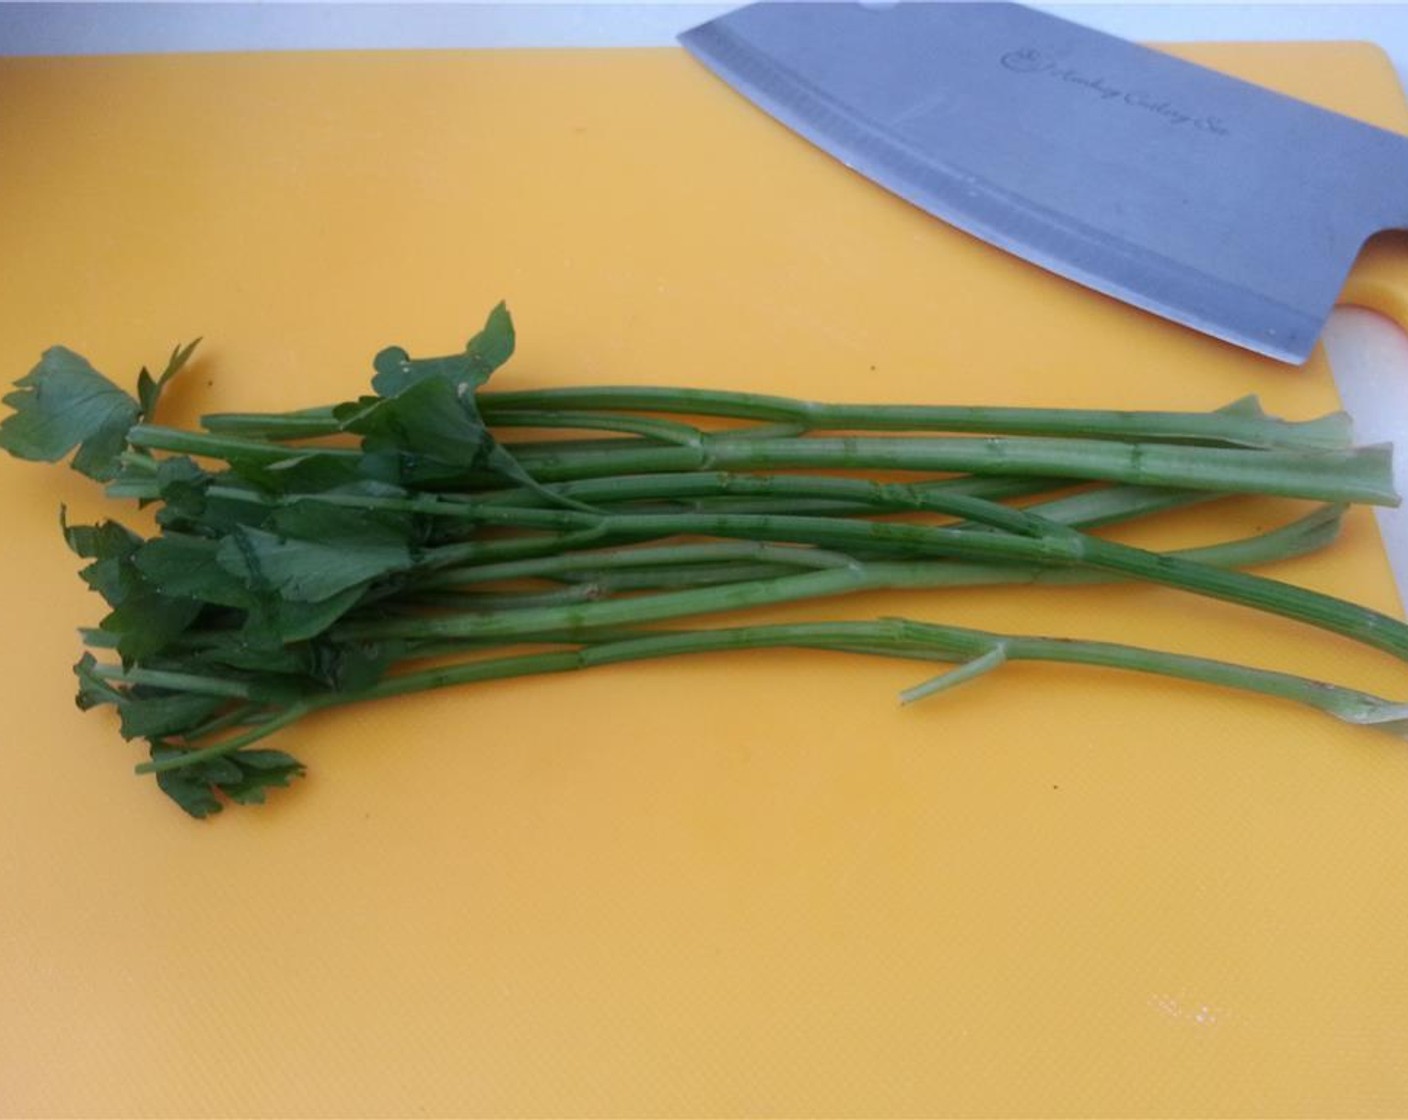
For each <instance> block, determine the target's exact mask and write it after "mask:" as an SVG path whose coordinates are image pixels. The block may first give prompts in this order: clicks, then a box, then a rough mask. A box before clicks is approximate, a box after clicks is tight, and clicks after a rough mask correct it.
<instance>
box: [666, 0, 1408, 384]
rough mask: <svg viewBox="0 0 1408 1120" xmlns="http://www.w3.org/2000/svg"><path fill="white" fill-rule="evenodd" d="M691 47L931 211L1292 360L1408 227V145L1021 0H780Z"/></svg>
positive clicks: (830, 148)
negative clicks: (1385, 244)
mask: <svg viewBox="0 0 1408 1120" xmlns="http://www.w3.org/2000/svg"><path fill="white" fill-rule="evenodd" d="M680 42H681V43H682V45H683V46H684V47H685V48H686V49H687V50H689V51H690V52H691V53H692V54H693V55H694V56H695V57H696V58H698V59H699V60H700V61H701V62H703V63H704V64H705V65H706V66H707V67H708V68H709V69H711V70H712V71H714V72H715V73H716V74H718V75H719V76H720V77H722V78H723V79H724V80H725V81H727V82H728V83H729V84H730V85H731V86H733V87H734V88H735V89H737V90H738V91H740V92H741V93H742V94H744V95H745V96H746V97H748V98H749V99H750V100H751V101H753V102H754V103H755V104H757V105H758V106H760V107H761V108H763V109H764V110H766V111H767V112H768V113H770V114H771V115H772V116H774V117H776V118H777V119H778V120H780V121H781V122H783V123H784V124H786V125H787V126H789V127H790V128H792V129H794V130H795V131H796V132H798V133H800V134H801V135H802V136H805V137H806V138H807V139H809V140H811V141H813V142H814V143H816V144H817V145H819V146H820V147H821V148H823V149H824V150H825V151H827V152H829V153H830V154H832V155H833V156H836V157H837V158H838V159H840V160H841V161H842V162H843V163H845V164H846V165H847V166H848V167H850V168H852V169H854V170H856V171H858V172H860V173H861V174H863V175H864V176H866V177H867V178H869V179H871V180H873V181H875V182H876V183H879V184H880V185H882V186H884V187H886V188H888V189H889V190H890V191H893V192H894V193H895V194H897V195H899V196H900V197H902V198H904V199H906V200H907V201H909V202H911V203H913V204H914V205H916V206H918V207H920V208H921V209H923V210H925V211H927V212H928V213H930V214H933V215H935V216H936V217H939V218H941V219H943V220H945V221H947V222H949V223H951V224H952V225H954V226H956V227H958V228H960V229H962V230H965V231H967V232H968V233H970V234H973V235H975V236H977V237H979V238H981V239H983V240H984V241H987V242H990V243H991V244H993V245H996V246H998V247H1000V248H1002V249H1004V250H1007V251H1009V252H1011V253H1014V254H1016V255H1017V256H1019V257H1022V258H1024V259H1026V260H1028V261H1031V262H1032V263H1034V264H1037V265H1039V266H1041V267H1043V268H1046V269H1048V270H1050V271H1051V272H1054V273H1057V274H1059V275H1061V276H1064V277H1066V278H1068V279H1070V280H1073V281H1075V282H1078V283H1080V284H1084V285H1086V286H1087V287H1089V288H1093V289H1095V290H1097V291H1100V292H1104V293H1106V294H1107V295H1110V296H1113V297H1115V298H1117V299H1120V300H1123V301H1125V302H1126V303H1129V304H1132V305H1134V306H1136V307H1139V308H1142V309H1144V310H1145V311H1149V312H1152V313H1154V314H1157V315H1161V316H1163V317H1165V318H1167V319H1171V320H1173V321H1175V322H1178V323H1181V324H1184V325H1185V326H1188V327H1191V328H1193V329H1195V330H1198V331H1202V332H1204V333H1206V334H1209V335H1212V336H1214V337H1216V338H1220V339H1223V340H1225V341H1227V342H1231V343H1234V344H1236V345H1239V346H1243V347H1246V348H1248V349H1250V350H1253V351H1256V352H1258V353H1261V354H1264V355H1267V356H1269V357H1272V358H1275V359H1278V360H1280V361H1284V362H1289V363H1293V364H1300V363H1302V362H1304V361H1305V360H1306V359H1307V358H1308V357H1309V356H1310V353H1311V351H1312V350H1313V348H1314V346H1315V343H1316V340H1317V339H1318V338H1319V337H1320V334H1321V331H1322V329H1323V328H1324V326H1325V323H1326V320H1327V319H1328V317H1329V314H1330V312H1331V310H1332V308H1333V306H1334V303H1335V300H1336V297H1337V296H1338V295H1339V293H1340V291H1341V289H1342V287H1343V285H1344V282H1345V279H1346V277H1347V275H1348V273H1349V270H1350V267H1351V266H1352V265H1353V263H1354V260H1355V258H1356V256H1357V255H1358V253H1359V251H1360V249H1361V248H1362V247H1363V246H1364V244H1365V242H1366V241H1367V240H1368V239H1369V238H1370V237H1371V236H1372V235H1373V234H1375V233H1378V232H1381V231H1383V230H1388V229H1404V228H1408V138H1405V137H1403V136H1400V135H1398V134H1396V133H1393V132H1390V131H1387V130H1385V129H1381V128H1376V127H1374V126H1372V125H1368V124H1365V123H1363V122H1361V121H1357V120H1354V119H1352V118H1350V117H1346V116H1342V115H1340V114H1337V113H1332V112H1329V111H1328V110H1325V109H1320V108H1318V107H1316V106H1313V105H1310V104H1308V103H1306V102H1303V101H1298V100H1296V99H1295V98H1291V97H1287V96H1284V95H1281V94H1278V93H1274V92H1272V91H1270V90H1267V89H1263V88H1261V87H1259V86H1256V85H1254V84H1252V83H1249V82H1244V81H1240V80H1238V79H1235V78H1231V77H1228V76H1226V75H1223V74H1219V73H1217V72H1216V71H1213V70H1209V69H1207V68H1205V67H1201V66H1198V65H1195V64H1193V63H1190V62H1185V61H1182V60H1180V59H1177V58H1173V57H1171V56H1169V55H1166V54H1163V53H1161V52H1159V51H1156V50H1153V49H1150V48H1146V47H1142V46H1139V45H1137V44H1134V43H1130V42H1127V41H1125V40H1123V39H1120V38H1117V37H1115V36H1112V35H1107V34H1105V33H1103V32H1099V31H1094V30H1092V29H1090V28H1087V27H1083V26H1081V25H1080V24H1077V23H1073V22H1070V21H1068V20H1064V19H1060V18H1058V17H1055V16H1052V15H1048V14H1046V13H1043V12H1040V11H1036V10H1033V9H1031V8H1026V7H1023V6H1021V5H1018V4H1009V3H961V2H928V3H925V2H911V3H898V4H866V3H846V2H837V0H824V2H819V3H808V2H796V0H785V2H777V3H769V2H765V3H758V4H752V5H749V6H747V7H744V8H741V9H738V10H736V11H733V12H729V13H727V14H726V15H724V16H721V17H719V18H718V19H714V20H711V21H709V22H707V23H704V24H701V25H700V26H698V27H695V28H692V29H690V30H688V31H685V32H684V33H683V34H681V35H680Z"/></svg>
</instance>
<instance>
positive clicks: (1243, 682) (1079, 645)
mask: <svg viewBox="0 0 1408 1120" xmlns="http://www.w3.org/2000/svg"><path fill="white" fill-rule="evenodd" d="M779 647H790V648H808V649H823V650H834V651H839V652H855V651H857V650H864V651H866V652H869V653H873V654H885V655H888V656H894V657H900V658H909V659H919V660H932V659H939V660H951V661H954V662H958V663H960V664H961V665H962V664H971V663H973V662H978V665H977V666H976V668H974V669H971V670H969V671H967V672H966V673H965V672H964V671H962V670H960V671H959V676H958V681H959V682H961V681H962V680H964V679H969V678H971V677H974V676H977V675H980V673H979V670H989V671H990V670H992V669H995V668H997V667H999V665H1000V664H1001V663H1006V662H1011V661H1050V662H1060V663H1065V664H1078V665H1088V666H1098V667H1102V668H1113V669H1123V670H1128V671H1135V672H1143V673H1151V674H1156V675H1160V676H1167V677H1175V678H1179V679H1183V680H1189V681H1195V682H1198V683H1202V684H1211V685H1218V686H1221V687H1226V688H1233V689H1240V690H1242V691H1245V692H1253V693H1259V694H1261V695H1266V696H1271V697H1275V698H1278V699H1282V700H1288V701H1293V702H1295V703H1299V704H1303V705H1306V706H1308V707H1311V708H1314V709H1316V710H1318V711H1321V712H1324V713H1326V714H1328V715H1331V716H1334V717H1336V718H1338V719H1340V720H1344V721H1346V722H1349V723H1355V724H1363V725H1378V726H1380V727H1381V728H1383V729H1384V730H1388V731H1392V732H1395V733H1400V734H1401V733H1402V732H1403V730H1404V726H1405V722H1406V721H1408V705H1405V704H1400V703H1395V702H1393V701H1389V700H1386V699H1384V698H1382V697H1378V696H1374V695H1371V694H1369V693H1365V692H1360V691H1357V690H1354V689H1348V688H1343V687H1340V686H1338V685H1333V684H1328V683H1325V682H1322V681H1315V680H1310V679H1308V678H1304V677H1298V676H1295V675H1292V674H1288V673H1280V672H1275V671H1271V670H1266V669H1257V668H1253V667H1251V666H1245V665H1237V664H1233V663H1230V662H1225V661H1218V660H1214V659H1210V658H1203V657H1195V656H1190V655H1187V654H1175V653H1167V652H1163V651H1160V650H1153V649H1147V648H1143V647H1138V646H1129V645H1123V644H1120V643H1114V642H1099V641H1085V640H1079V639H1068V638H1047V637H1040V636H1029V635H1011V634H998V633H993V632H990V631H983V630H973V629H968V628H964V627H957V626H943V625H937V624H932V623H920V622H913V621H909V620H904V619H881V620H877V621H872V622H825V623H805V622H804V623H787V624H780V625H762V626H745V627H734V628H726V629H717V630H693V631H675V632H660V633H652V634H646V635H641V636H635V637H627V638H619V639H614V640H610V641H605V642H600V643H597V644H592V645H586V646H583V647H581V648H577V649H569V650H550V651H546V652H540V653H527V654H517V655H511V656H506V657H496V658H489V659H484V660H475V661H468V662H463V663H460V664H456V665H449V666H436V667H434V668H430V669H422V670H418V671H415V672H410V673H405V674H402V675H400V676H395V677H388V678H386V679H383V680H382V681H379V682H378V683H377V684H375V685H373V686H371V687H370V688H368V689H366V690H364V691H362V692H358V693H355V694H335V693H329V694H326V695H323V696H320V697H317V698H315V699H312V700H310V701H308V702H306V703H303V704H300V705H297V706H295V707H292V708H289V709H288V710H287V711H285V712H283V713H281V714H280V715H279V716H278V717H276V718H275V719H272V720H270V721H268V722H267V723H265V724H262V725H260V726H258V727H255V728H252V729H250V730H249V731H246V732H244V733H242V734H239V735H235V736H232V737H230V738H228V739H225V740H222V741H220V742H217V743H214V744H211V745H208V746H205V747H200V748H196V749H192V750H189V751H187V752H185V753H184V754H181V755H177V756H173V757H171V758H167V759H164V760H161V761H155V760H149V761H146V762H142V763H140V764H138V766H137V767H136V769H137V772H138V773H159V772H161V771H165V770H174V769H178V768H180V767H182V766H189V765H193V764H195V763H198V762H204V761H208V760H209V759H212V758H217V757H219V756H221V755H223V754H228V753H230V752H231V751H235V750H238V749H240V748H242V747H246V746H249V745H250V744H251V743H254V742H257V741H258V740H259V739H262V738H265V737H266V736H268V735H271V734H273V733H274V732H275V731H278V730H280V729H282V728H284V727H287V726H288V725H290V724H292V723H294V722H296V721H297V720H298V719H301V718H302V717H303V716H305V715H308V714H310V713H311V712H313V711H317V710H321V709H327V708H334V707H339V706H342V705H345V704H349V703H355V702H361V701H366V700H378V699H386V698H389V697H392V696H402V695H409V694H413V693H417V692H425V691H429V690H432V689H437V688H446V687H452V686H459V685H467V684H474V683H482V682H486V681H491V680H503V679H507V678H512V677H524V676H533V675H542V674H550V673H560V672H569V671H574V670H579V669H588V668H593V667H599V666H604V665H612V664H621V663H624V662H630V661H643V660H651V659H658V658H664V657H675V656H683V655H686V654H700V653H713V652H720V651H737V650H745V649H765V648H779ZM117 679H120V672H119V674H118V678H117ZM951 683H956V682H951ZM919 690H920V691H921V692H924V693H927V692H931V691H936V690H937V689H936V688H935V687H934V686H933V685H923V686H919ZM907 698H914V690H908V692H907Z"/></svg>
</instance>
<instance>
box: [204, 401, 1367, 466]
mask: <svg viewBox="0 0 1408 1120" xmlns="http://www.w3.org/2000/svg"><path fill="white" fill-rule="evenodd" d="M475 401H476V403H477V404H478V406H479V410H480V414H481V415H482V416H483V417H484V418H485V420H487V421H488V422H490V423H493V424H500V425H509V424H514V423H518V422H519V421H520V419H521V417H522V416H523V415H524V414H526V413H532V414H536V415H537V416H539V417H542V416H545V415H546V416H551V415H552V414H553V413H554V412H566V411H574V412H579V413H581V412H604V411H610V412H622V411H624V412H636V413H639V412H651V413H665V414H672V415H676V416H685V415H688V416H712V417H718V418H724V419H733V420H750V421H759V422H765V423H776V424H787V425H791V426H794V427H796V428H797V429H799V430H803V431H821V430H830V431H913V432H921V431H944V432H992V433H995V434H1006V435H1061V436H1081V437H1089V438H1108V439H1136V440H1174V441H1180V442H1183V441H1196V442H1202V443H1225V444H1235V445H1239V446H1244V447H1284V448H1302V449H1307V450H1309V449H1322V450H1328V449H1332V448H1345V447H1348V446H1349V445H1350V442H1351V438H1352V431H1351V425H1350V421H1349V418H1348V417H1347V416H1346V415H1345V414H1344V413H1343V412H1335V413H1330V414H1329V415H1326V416H1321V417H1317V418H1315V419H1312V420H1301V421H1290V420H1282V419H1280V418H1278V417H1274V416H1270V415H1268V414H1267V413H1265V412H1264V411H1263V410H1262V408H1261V406H1260V404H1259V403H1258V402H1257V399H1256V398H1255V397H1243V398H1242V399H1241V400H1238V401H1234V402H1233V403H1232V404H1229V405H1226V406H1224V407H1222V408H1219V409H1216V410H1213V411H1207V412H1195V411H1158V410H1149V411H1133V410H1123V409H1121V410H1111V409H1076V408H1005V407H986V406H977V405H904V404H899V405H887V404H844V403H828V402H821V401H807V400H800V399H797V398H792V397H782V396H774V395H769V394H764V393H747V392H733V391H729V390H723V389H679V388H672V387H666V386H586V387H579V388H570V387H568V388H555V389H528V390H517V391H509V392H502V391H495V390H486V391H481V392H479V393H478V394H476V397H475ZM201 423H202V425H203V426H204V427H205V428H206V429H207V430H209V431H211V432H219V433H223V434H228V435H246V436H258V437H261V438H269V439H305V438H310V437H315V436H324V435H331V434H333V433H335V432H337V431H340V430H341V429H340V425H339V423H338V421H337V420H336V418H335V417H334V416H333V413H332V408H331V407H330V406H329V407H324V408H309V409H301V410H298V411H296V412H287V413H250V412H241V413H212V414H209V415H206V416H203V417H202V418H201ZM534 426H538V427H549V426H554V427H555V426H563V427H570V426H572V425H556V424H541V423H538V424H535V425H534ZM578 426H580V425H578Z"/></svg>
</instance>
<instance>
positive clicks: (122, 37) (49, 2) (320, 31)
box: [0, 0, 1408, 599]
mask: <svg viewBox="0 0 1408 1120" xmlns="http://www.w3.org/2000/svg"><path fill="white" fill-rule="evenodd" d="M734 6H736V5H734V4H700V3H672V2H668V0H656V2H653V3H635V4H621V3H602V2H596V3H592V2H588V3H333V2H329V0H321V2H312V3H279V2H272V3H241V2H217V3H172V2H162V3H146V2H135V0H109V2H106V3H67V2H54V0H45V2H39V3H15V2H5V0H0V55H74V54H127V53H138V52H143V53H145V52H168V51H225V50H242V51H244V50H271V51H272V50H345V49H379V48H396V49H427V48H455V47H461V48H463V47H488V48H513V47H582V46H599V47H609V46H666V45H669V44H672V43H673V42H674V39H675V36H676V35H677V34H678V33H679V32H680V31H682V30H684V29H685V28H687V27H691V26H693V25H694V24H697V23H700V22H703V21H704V20H707V19H710V18H712V17H713V16H716V15H719V14H721V13H723V12H725V11H727V10H729V9H730V8H732V7H734ZM1034 6H1036V7H1040V8H1042V9H1044V10H1046V11H1049V12H1051V13H1053V14H1055V15H1059V16H1063V17H1065V18H1068V19H1073V20H1076V21H1077V22H1080V23H1084V24H1087V25H1088V26H1092V27H1096V28H1099V29H1100V30H1102V31H1108V32H1111V33H1113V34H1116V35H1121V36H1124V37H1125V38H1129V39H1135V40H1141V41H1149V42H1178V41H1195V40H1197V41H1260V40H1276V41H1285V40H1311V41H1329V40H1351V41H1366V42H1373V43H1376V44H1377V45H1378V46H1379V47H1380V48H1382V49H1383V50H1384V51H1385V53H1386V54H1387V55H1388V57H1389V59H1390V60H1391V61H1392V63H1393V65H1394V66H1395V68H1396V70H1397V72H1398V75H1399V80H1400V82H1402V83H1403V85H1404V86H1405V88H1408V4H1402V3H1359V4H1334V3H1282V2H1266V3H1181V4H1173V3H1118V4H1117V3H1098V2H1084V3H1064V4H1049V3H1041V4H1035V5H1034ZM1325 345H1326V348H1327V350H1328V351H1329V355H1330V359H1331V364H1332V365H1333V367H1334V369H1335V372H1336V376H1337V379H1338V383H1339V386H1340V390H1341V393H1342V395H1343V397H1344V400H1345V404H1346V406H1347V407H1348V408H1349V410H1350V412H1351V413H1352V414H1353V415H1354V416H1355V420H1356V424H1357V428H1358V432H1359V435H1360V438H1361V439H1363V440H1364V441H1365V442H1378V441H1394V442H1397V443H1398V444H1399V445H1400V446H1401V447H1404V448H1408V334H1405V333H1404V332H1403V331H1402V330H1401V329H1400V328H1398V327H1397V326H1395V325H1394V324H1392V323H1390V322H1389V321H1388V320H1386V319H1384V318H1382V317H1381V316H1378V315H1376V314H1373V313H1371V312H1367V311H1361V310H1359V309H1354V308H1349V309H1342V310H1340V311H1337V312H1336V313H1335V316H1334V317H1333V318H1332V320H1331V323H1330V326H1329V328H1328V329H1327V332H1326V335H1325ZM1398 480H1399V489H1400V491H1402V492H1403V493H1405V494H1408V452H1405V453H1402V454H1400V455H1399V456H1398ZM1379 517H1380V524H1381V526H1382V528H1383V531H1384V536H1385V541H1386V543H1387V545H1388V550H1389V554H1390V557H1391V559H1392V560H1393V563H1394V568H1395V572H1396V574H1397V578H1398V586H1399V591H1400V594H1401V595H1402V596H1403V597H1404V598H1405V599H1408V508H1405V509H1403V510H1397V511H1383V510H1381V511H1379Z"/></svg>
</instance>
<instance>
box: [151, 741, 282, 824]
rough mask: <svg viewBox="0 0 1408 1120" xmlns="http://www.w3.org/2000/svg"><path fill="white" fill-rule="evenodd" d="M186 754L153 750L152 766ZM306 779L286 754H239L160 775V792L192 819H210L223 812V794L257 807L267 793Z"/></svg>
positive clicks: (257, 752) (169, 749) (266, 751)
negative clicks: (299, 778) (293, 781)
mask: <svg viewBox="0 0 1408 1120" xmlns="http://www.w3.org/2000/svg"><path fill="white" fill-rule="evenodd" d="M183 753H184V752H182V751H180V750H177V749H175V748H173V747H166V746H161V745H160V744H156V745H153V746H152V749H151V757H152V761H153V762H163V761H165V760H167V759H170V758H174V757H177V756H179V755H181V754H183ZM302 775H303V764H302V763H301V762H299V761H298V760H297V759H296V758H294V757H293V756H292V755H288V754H285V753H284V752H283V751H270V750H240V751H231V752H230V753H229V754H226V755H221V756H219V757H217V758H212V759H209V760H208V761H206V762H193V763H191V764H190V765H188V766H181V767H177V768H176V769H173V770H161V771H158V772H157V775H156V782H157V785H158V786H159V787H160V788H161V791H162V792H163V793H164V794H166V795H167V796H168V797H169V798H171V799H172V800H173V801H175V802H176V804H177V805H179V806H181V808H182V809H184V810H185V811H186V812H187V813H189V814H190V815H191V816H193V817H197V818H201V817H208V816H210V815H211V814H213V813H218V812H220V811H221V809H223V808H224V804H223V802H222V801H221V799H220V796H219V795H220V794H223V795H224V796H225V797H228V798H229V799H230V800H231V801H236V802H238V803H240V804H241V805H257V804H259V803H261V802H262V801H263V800H264V794H265V791H266V790H268V789H271V788H274V787H277V786H286V785H288V784H289V783H290V782H291V781H292V780H293V779H294V778H297V777H301V776H302Z"/></svg>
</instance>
